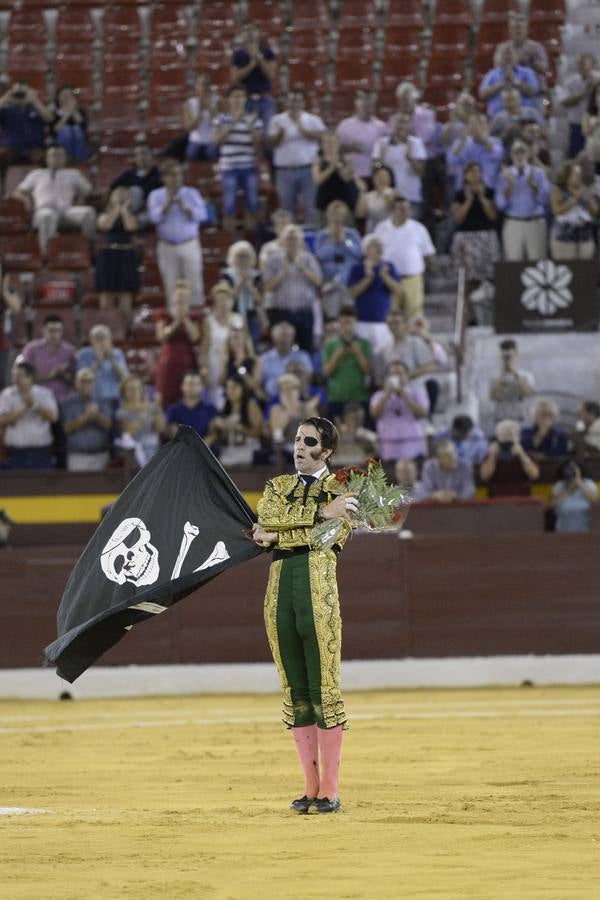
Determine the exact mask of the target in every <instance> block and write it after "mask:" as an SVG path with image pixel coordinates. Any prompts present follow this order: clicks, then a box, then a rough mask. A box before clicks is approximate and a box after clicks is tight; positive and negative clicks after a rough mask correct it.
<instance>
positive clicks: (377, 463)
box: [367, 456, 381, 469]
mask: <svg viewBox="0 0 600 900" xmlns="http://www.w3.org/2000/svg"><path fill="white" fill-rule="evenodd" d="M367 466H371V468H372V469H380V468H381V460H380V459H373V457H372V456H370V457H369V458H368V460H367Z"/></svg>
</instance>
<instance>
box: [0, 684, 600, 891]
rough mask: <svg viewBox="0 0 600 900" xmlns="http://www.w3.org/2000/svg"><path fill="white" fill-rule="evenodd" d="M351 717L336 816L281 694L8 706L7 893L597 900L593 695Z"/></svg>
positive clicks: (484, 695) (2, 872)
mask: <svg viewBox="0 0 600 900" xmlns="http://www.w3.org/2000/svg"><path fill="white" fill-rule="evenodd" d="M346 702H347V707H348V711H349V714H350V715H351V721H352V726H351V729H350V731H349V732H348V733H347V735H346V741H345V746H344V760H343V766H342V790H341V796H342V802H343V805H344V808H343V812H341V813H339V814H338V815H333V816H319V815H317V814H313V815H309V816H298V815H296V814H294V813H291V812H289V811H288V809H287V807H288V804H289V802H290V800H291V799H292V798H293V797H295V796H298V794H299V793H302V791H299V788H300V779H299V766H298V763H297V760H296V756H295V751H294V748H293V745H292V740H291V737H290V735H289V734H288V733H287V732H286V730H285V729H284V728H283V726H280V725H278V722H277V720H278V715H279V698H278V697H274V696H266V697H265V696H242V695H239V696H227V697H224V698H217V697H214V696H213V697H191V696H188V697H178V698H150V699H135V700H112V701H79V702H73V703H68V702H65V703H58V702H56V703H46V702H44V703H42V702H16V701H15V702H1V703H0V785H1V786H2V794H1V795H0V805H1V806H2V807H3V809H2V810H1V812H2V813H3V815H0V897H1V898H2V900H5V898H6V900H9V898H10V900H24V898H26V900H33V898H36V900H37V898H44V900H54V898H60V900H87V898H93V900H117V898H136V900H137V898H140V900H147V898H158V897H160V898H162V900H172V898H182V897H185V898H201V900H203V898H207V900H287V898H293V900H321V898H323V900H324V898H327V900H346V898H348V900H351V898H352V900H356V898H360V900H380V898H386V900H387V898H393V900H401V898H402V900H404V898H419V900H429V898H432V900H433V898H435V900H462V898H474V900H487V898H502V900H550V898H551V900H570V898H590V900H592V898H593V900H595V898H598V897H600V887H599V886H600V761H599V755H598V754H599V744H600V689H598V688H554V689H548V688H547V689H537V688H522V689H519V690H500V689H495V690H470V691H467V690H462V691H457V690H452V691H450V690H449V691H431V690H427V691H405V692H400V691H394V692H378V693H368V694H367V693H364V694H350V695H347V697H346ZM17 809H19V810H28V811H27V812H21V813H19V814H17Z"/></svg>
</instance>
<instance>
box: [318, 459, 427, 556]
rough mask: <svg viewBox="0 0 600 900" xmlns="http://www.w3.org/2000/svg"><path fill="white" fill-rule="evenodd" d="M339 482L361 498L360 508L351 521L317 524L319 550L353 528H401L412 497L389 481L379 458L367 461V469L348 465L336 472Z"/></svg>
mask: <svg viewBox="0 0 600 900" xmlns="http://www.w3.org/2000/svg"><path fill="white" fill-rule="evenodd" d="M334 478H335V480H336V481H337V482H338V483H339V484H343V485H345V487H346V489H347V491H348V493H349V494H354V495H355V496H356V499H357V500H358V509H357V511H356V512H355V513H353V514H352V521H351V523H349V522H348V520H347V519H343V518H336V519H326V520H325V521H324V522H320V523H319V524H318V525H315V527H314V528H313V532H312V545H313V547H314V548H315V549H317V550H329V549H330V548H331V547H333V545H334V544H335V543H337V542H338V541H339V540H340V539H342V538H343V537H345V535H346V534H347V533H348V530H349V524H350V525H351V527H352V528H366V529H368V530H369V531H375V532H381V531H400V529H401V528H402V526H403V525H404V522H405V520H406V517H407V515H408V510H409V506H410V503H411V500H412V498H411V496H410V495H409V493H408V492H407V491H405V490H403V489H402V488H401V487H399V486H398V485H397V484H388V483H387V479H386V477H385V472H384V471H383V467H382V465H381V463H380V462H379V461H378V460H376V459H369V460H367V468H366V469H360V468H358V467H356V466H346V467H344V468H343V469H339V470H338V471H337V472H336V473H335V475H334Z"/></svg>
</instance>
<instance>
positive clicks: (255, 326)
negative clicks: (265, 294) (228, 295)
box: [221, 241, 269, 347]
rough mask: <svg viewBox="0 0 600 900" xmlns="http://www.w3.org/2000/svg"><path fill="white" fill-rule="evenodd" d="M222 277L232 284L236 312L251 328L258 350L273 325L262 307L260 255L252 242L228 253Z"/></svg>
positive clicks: (251, 334)
mask: <svg viewBox="0 0 600 900" xmlns="http://www.w3.org/2000/svg"><path fill="white" fill-rule="evenodd" d="M221 277H222V278H223V279H224V280H225V281H229V282H230V284H231V286H232V288H233V293H234V298H235V311H236V312H239V313H240V315H241V316H242V317H243V319H244V321H245V322H246V323H247V325H248V330H249V332H250V336H251V337H252V341H253V343H254V346H255V347H256V346H257V345H258V342H259V340H260V336H261V333H262V332H263V331H265V330H267V329H268V327H269V322H268V319H267V317H266V313H265V312H264V310H263V306H262V292H261V282H260V272H259V271H258V269H257V268H256V251H255V250H254V247H253V246H252V244H251V243H250V242H249V241H236V242H235V243H234V244H232V245H231V247H230V248H229V250H228V251H227V267H226V268H225V269H224V270H223V272H222V275H221Z"/></svg>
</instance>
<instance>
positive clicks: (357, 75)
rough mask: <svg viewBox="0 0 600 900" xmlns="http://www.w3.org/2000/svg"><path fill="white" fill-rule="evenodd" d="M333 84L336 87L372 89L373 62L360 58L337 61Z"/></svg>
mask: <svg viewBox="0 0 600 900" xmlns="http://www.w3.org/2000/svg"><path fill="white" fill-rule="evenodd" d="M335 83H336V86H337V87H354V88H365V89H366V88H369V89H372V87H373V60H371V59H364V58H360V57H359V58H354V59H346V58H344V57H342V58H340V59H338V60H337V61H336V64H335Z"/></svg>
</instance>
